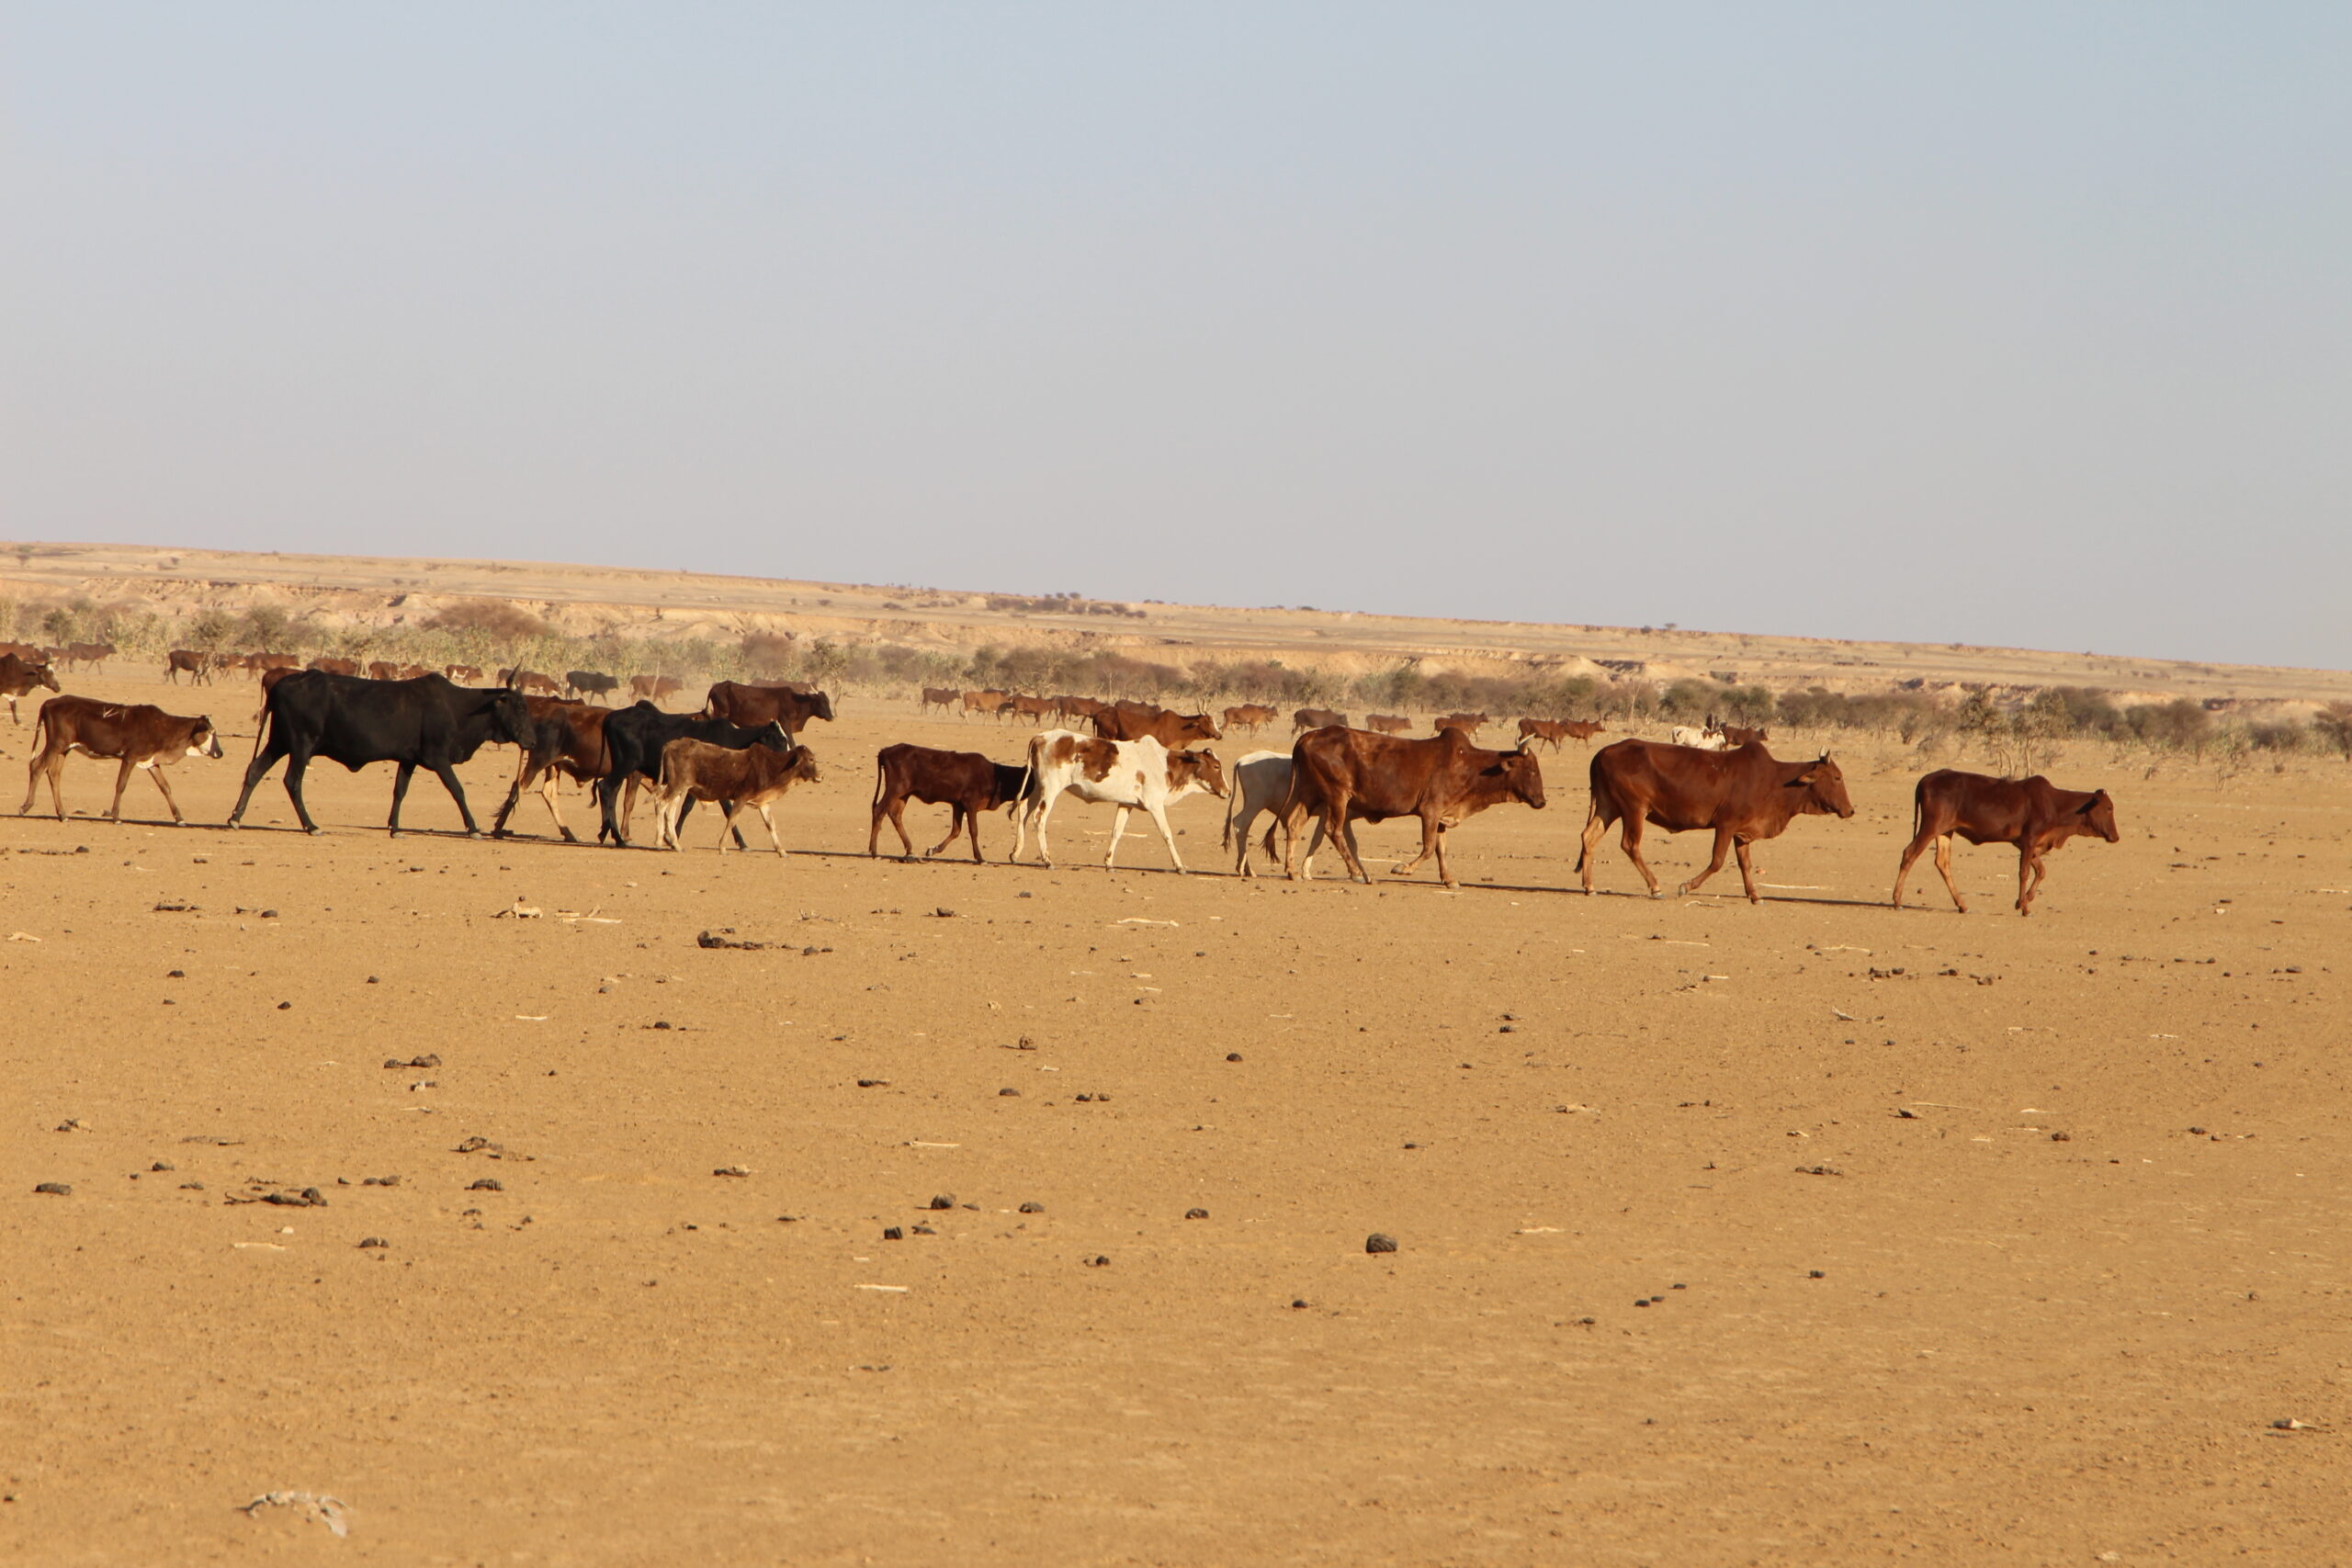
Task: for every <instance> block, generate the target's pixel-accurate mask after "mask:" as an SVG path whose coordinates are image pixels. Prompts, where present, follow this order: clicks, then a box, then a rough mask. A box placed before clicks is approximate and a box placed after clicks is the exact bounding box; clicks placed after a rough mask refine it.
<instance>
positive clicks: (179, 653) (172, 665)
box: [164, 648, 212, 686]
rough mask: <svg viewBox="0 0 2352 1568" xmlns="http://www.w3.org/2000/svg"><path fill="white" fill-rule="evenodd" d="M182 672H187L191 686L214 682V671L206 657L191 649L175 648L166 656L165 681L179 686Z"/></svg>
mask: <svg viewBox="0 0 2352 1568" xmlns="http://www.w3.org/2000/svg"><path fill="white" fill-rule="evenodd" d="M181 671H187V678H188V683H189V684H190V685H205V684H209V683H210V682H211V680H212V670H211V667H210V666H209V664H208V663H206V661H205V658H204V655H202V654H201V653H198V652H197V651H196V650H195V649H191V648H175V649H172V650H171V651H170V652H169V653H166V654H165V655H164V680H166V681H168V682H171V683H172V684H173V685H175V686H176V685H178V684H179V683H180V672H181Z"/></svg>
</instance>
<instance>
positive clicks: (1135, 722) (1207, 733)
mask: <svg viewBox="0 0 2352 1568" xmlns="http://www.w3.org/2000/svg"><path fill="white" fill-rule="evenodd" d="M1139 706H1141V707H1142V708H1144V709H1146V710H1147V711H1144V712H1137V711H1136V708H1134V707H1128V706H1126V705H1121V706H1118V707H1114V708H1108V709H1105V710H1104V711H1103V712H1102V713H1098V714H1096V715H1095V716H1094V733H1095V734H1096V736H1098V737H1099V738H1101V739H1104V740H1140V739H1143V738H1144V737H1145V736H1147V735H1148V736H1150V737H1151V738H1152V739H1154V740H1157V741H1159V743H1160V744H1161V745H1162V746H1165V747H1167V748H1168V749H1169V750H1170V751H1182V750H1184V749H1185V747H1186V745H1187V744H1188V743H1190V742H1192V741H1194V740H1216V739H1223V736H1222V733H1221V732H1220V731H1219V730H1218V728H1217V727H1216V720H1215V719H1213V718H1211V717H1209V716H1208V715H1206V714H1204V713H1193V714H1182V713H1170V712H1169V711H1168V710H1167V709H1166V708H1155V707H1151V706H1150V705H1149V704H1142V705H1139Z"/></svg>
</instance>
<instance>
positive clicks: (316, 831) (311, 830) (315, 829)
mask: <svg viewBox="0 0 2352 1568" xmlns="http://www.w3.org/2000/svg"><path fill="white" fill-rule="evenodd" d="M324 830H325V829H322V828H320V827H319V826H318V825H317V824H316V823H313V824H311V826H310V827H308V828H305V829H302V831H304V832H305V833H308V834H310V835H311V837H312V838H313V839H315V838H317V837H318V836H319V835H320V833H322V832H323V831H324Z"/></svg>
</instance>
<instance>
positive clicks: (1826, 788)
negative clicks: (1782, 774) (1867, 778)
mask: <svg viewBox="0 0 2352 1568" xmlns="http://www.w3.org/2000/svg"><path fill="white" fill-rule="evenodd" d="M1789 787H1790V788H1791V789H1802V790H1804V792H1805V793H1804V800H1803V801H1802V802H1801V803H1800V804H1799V805H1798V807H1797V809H1798V810H1799V811H1802V812H1804V814H1805V815H1807V816H1809V817H1851V816H1852V815H1853V814H1854V803H1853V802H1852V801H1851V800H1849V799H1848V798H1847V795H1846V775H1845V774H1844V773H1839V772H1838V764H1837V763H1835V762H1833V761H1830V760H1829V753H1828V752H1826V751H1824V752H1823V753H1822V754H1821V756H1820V757H1819V759H1818V760H1816V761H1815V762H1814V763H1813V765H1812V766H1810V767H1808V768H1806V769H1805V771H1804V772H1803V773H1799V774H1798V775H1797V776H1796V777H1794V778H1792V779H1791V780H1790V781H1789Z"/></svg>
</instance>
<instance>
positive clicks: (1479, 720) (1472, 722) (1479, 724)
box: [1430, 713, 1494, 740]
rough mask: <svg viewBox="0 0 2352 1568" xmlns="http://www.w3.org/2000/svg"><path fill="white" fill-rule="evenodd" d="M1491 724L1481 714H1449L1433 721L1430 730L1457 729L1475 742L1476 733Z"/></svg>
mask: <svg viewBox="0 0 2352 1568" xmlns="http://www.w3.org/2000/svg"><path fill="white" fill-rule="evenodd" d="M1492 723H1494V720H1493V719H1491V718H1488V717H1487V716H1486V715H1485V714H1482V713H1450V714H1447V715H1446V716H1444V717H1442V718H1441V719H1438V720H1437V721H1435V722H1434V723H1433V724H1431V725H1430V728H1431V729H1458V730H1460V731H1462V733H1463V734H1464V735H1467V736H1469V737H1470V738H1471V739H1474V740H1475V739H1477V736H1478V731H1480V730H1481V729H1484V728H1486V727H1487V726H1488V725H1490V724H1492Z"/></svg>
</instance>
